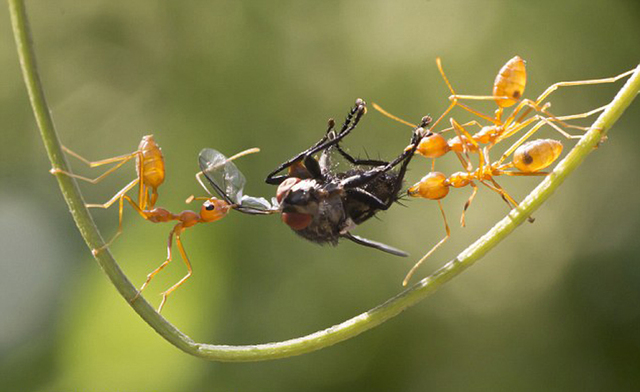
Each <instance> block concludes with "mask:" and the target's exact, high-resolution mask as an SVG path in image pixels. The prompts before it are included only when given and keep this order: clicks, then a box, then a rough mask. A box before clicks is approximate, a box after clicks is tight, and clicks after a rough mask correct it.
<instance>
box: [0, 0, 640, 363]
mask: <svg viewBox="0 0 640 392" xmlns="http://www.w3.org/2000/svg"><path fill="white" fill-rule="evenodd" d="M8 1H9V7H10V11H11V20H12V25H13V31H14V35H15V39H16V45H17V49H18V55H19V57H20V65H21V67H22V73H23V76H24V79H25V83H26V85H27V90H28V94H29V98H30V100H31V105H32V107H33V112H34V114H35V117H36V121H37V123H38V127H39V128H40V133H41V135H42V140H43V141H44V144H45V147H46V149H47V153H48V155H49V159H50V160H51V164H52V165H53V167H54V168H59V169H62V170H67V164H66V161H65V158H64V154H63V152H62V150H61V148H60V142H59V141H58V138H57V135H56V131H55V127H54V124H53V120H52V118H51V114H50V111H49V109H48V106H47V103H46V100H45V96H44V91H43V89H42V84H41V82H40V78H39V75H38V70H37V66H36V61H35V54H34V51H33V46H32V41H31V37H30V31H29V26H28V22H27V16H26V11H25V7H24V2H23V1H21V0H8ZM639 91H640V65H639V66H638V68H636V70H635V72H634V73H633V75H632V76H631V77H630V79H629V80H628V81H627V83H626V84H625V85H624V87H622V89H621V90H620V91H619V92H618V94H617V95H616V97H615V98H614V100H613V101H612V102H611V104H609V106H608V107H607V109H606V110H605V111H604V112H603V113H602V114H601V115H600V117H598V119H597V120H596V121H595V123H594V124H593V125H592V126H591V127H590V129H589V131H587V133H586V134H585V135H584V136H583V137H582V139H580V141H579V142H578V144H577V145H576V146H575V147H574V148H573V150H572V151H571V152H569V154H568V155H567V156H566V157H565V158H564V159H563V160H562V161H561V162H560V163H558V165H557V166H556V168H555V169H554V170H553V172H552V173H551V174H550V175H549V176H547V177H546V178H545V179H544V180H543V181H542V182H541V183H540V185H538V186H537V187H536V188H535V189H534V190H533V191H532V192H531V193H530V194H529V195H528V196H527V197H526V198H525V200H524V201H523V202H522V203H521V204H520V207H519V208H517V209H514V210H512V211H511V212H510V213H509V214H508V215H507V216H506V217H505V218H504V219H502V220H501V221H500V222H498V223H497V224H496V225H495V226H494V227H493V228H492V229H491V230H489V231H488V232H487V233H486V234H484V235H483V236H482V237H480V238H479V239H478V240H477V241H476V242H474V243H473V244H472V245H470V246H469V247H468V248H467V249H465V250H464V251H463V252H462V253H460V255H458V257H456V258H455V259H453V260H452V261H450V262H448V263H447V264H446V265H444V266H443V267H442V268H440V269H439V270H438V271H436V272H435V273H433V274H432V275H431V276H429V277H427V278H425V279H423V280H421V281H420V282H418V283H417V284H415V285H414V286H412V287H410V288H408V289H406V290H404V291H403V292H401V293H400V294H398V295H397V296H395V297H393V298H391V299H389V300H388V301H386V302H385V303H383V304H382V305H379V306H377V307H375V308H373V309H371V310H369V311H367V312H365V313H362V314H360V315H358V316H356V317H354V318H352V319H349V320H347V321H345V322H343V323H341V324H338V325H335V326H333V327H330V328H327V329H325V330H322V331H318V332H315V333H313V334H310V335H307V336H303V337H300V338H296V339H291V340H286V341H282V342H277V343H267V344H257V345H245V346H228V345H214V344H203V343H196V342H194V341H193V340H191V339H190V338H189V337H188V336H187V335H185V334H184V333H182V332H181V331H180V330H178V329H177V328H176V327H175V326H173V325H172V324H171V323H169V322H168V321H167V320H166V319H164V318H163V317H162V316H161V315H160V314H158V313H157V312H156V311H155V310H154V309H153V308H152V307H151V305H149V303H147V302H146V301H145V300H144V299H143V298H142V297H140V298H138V299H137V300H136V301H135V302H133V303H132V304H131V306H132V307H133V309H134V310H135V311H136V312H137V313H138V314H139V315H140V317H142V319H144V320H145V321H146V322H147V323H148V324H149V325H150V326H151V327H152V328H153V329H155V330H156V332H158V333H159V334H160V335H161V336H162V337H164V338H165V339H166V340H167V341H169V342H170V343H171V344H173V345H175V346H176V347H178V348H179V349H181V350H183V351H185V352H187V353H189V354H192V355H195V356H198V357H201V358H204V359H207V360H214V361H237V362H239V361H261V360H269V359H276V358H284V357H289V356H293V355H299V354H303V353H308V352H311V351H315V350H319V349H321V348H324V347H328V346H331V345H333V344H335V343H338V342H341V341H343V340H346V339H349V338H351V337H354V336H356V335H359V334H360V333H362V332H364V331H366V330H368V329H371V328H373V327H375V326H377V325H379V324H381V323H383V322H385V321H387V320H389V319H391V318H393V317H394V316H396V315H398V314H399V313H400V312H402V311H403V310H405V309H406V308H408V307H410V306H412V305H414V304H416V303H418V302H419V301H421V300H422V299H424V298H425V297H427V296H429V295H430V294H431V293H433V292H435V291H436V290H437V289H438V288H440V287H441V286H442V285H444V284H445V283H446V282H448V281H449V280H451V279H452V278H454V277H455V276H457V275H459V274H460V273H462V272H463V271H464V270H466V269H467V268H469V267H470V266H472V265H473V264H474V263H475V262H476V261H477V260H479V259H480V258H481V257H482V256H484V255H485V254H486V253H487V252H488V251H489V250H491V249H492V248H493V247H495V246H496V245H497V244H498V243H499V242H500V241H502V240H503V239H504V238H506V236H508V235H509V233H511V232H512V231H513V230H514V229H515V228H516V227H518V226H519V225H520V224H522V223H523V222H524V221H525V220H526V219H527V217H529V216H530V215H531V214H532V213H533V212H534V211H535V210H536V209H538V207H540V205H542V203H544V201H546V200H547V199H548V198H549V197H550V196H551V194H552V193H553V191H554V190H555V189H556V188H557V187H558V186H560V184H562V182H563V181H564V180H565V178H566V177H567V176H568V175H569V174H571V172H573V171H574V170H575V169H576V168H577V167H578V166H579V165H580V163H581V162H582V161H583V160H584V159H585V157H586V156H587V155H588V154H589V153H591V152H592V151H593V150H594V147H596V146H597V145H598V143H599V142H600V140H601V139H602V137H603V136H604V135H605V134H606V132H607V131H608V129H609V128H610V127H611V126H612V125H613V124H614V123H615V122H616V121H617V119H618V118H619V117H620V116H621V115H622V113H623V112H624V110H625V109H626V108H627V107H628V106H629V105H630V104H631V102H632V101H633V99H634V98H635V96H636V95H637V94H638V92H639ZM57 179H58V183H59V185H60V189H61V190H62V194H63V196H64V198H65V200H66V202H67V204H68V205H69V209H70V211H71V214H72V215H73V218H74V220H75V222H76V225H77V226H78V229H79V230H80V233H81V234H82V237H83V238H84V239H85V241H86V243H87V245H88V246H89V248H90V249H97V248H99V247H101V246H102V245H103V244H104V241H103V239H102V237H101V235H100V233H99V231H98V230H97V228H96V226H95V224H94V222H93V220H92V218H91V215H90V214H89V211H88V210H87V208H86V207H85V204H84V201H83V199H82V196H81V194H80V191H79V189H78V186H77V184H76V182H75V180H74V179H72V178H69V177H68V176H65V175H57ZM95 258H96V260H97V262H98V264H99V265H100V267H101V268H102V269H103V271H104V272H105V273H106V274H107V276H108V277H109V279H110V280H111V282H112V283H113V285H114V286H115V287H116V288H117V290H118V291H119V292H120V294H121V295H122V297H123V298H124V299H125V300H126V301H127V302H128V303H131V302H130V301H131V300H132V299H133V298H134V297H135V295H136V293H137V290H136V288H135V287H134V286H133V285H132V284H131V282H130V281H129V280H128V279H127V277H126V276H125V275H124V273H123V272H122V270H121V269H120V267H119V266H118V264H117V263H116V261H115V260H114V259H113V257H112V255H111V253H109V252H108V251H102V252H99V253H98V254H97V255H96V256H95Z"/></svg>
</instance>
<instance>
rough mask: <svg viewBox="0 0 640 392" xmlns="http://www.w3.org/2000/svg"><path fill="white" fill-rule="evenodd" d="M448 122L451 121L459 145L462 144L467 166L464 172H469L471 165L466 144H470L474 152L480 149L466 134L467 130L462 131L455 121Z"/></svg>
mask: <svg viewBox="0 0 640 392" xmlns="http://www.w3.org/2000/svg"><path fill="white" fill-rule="evenodd" d="M450 121H451V126H452V127H453V129H454V131H455V132H456V135H457V136H458V138H459V139H460V143H461V144H462V150H463V152H464V154H465V156H466V157H467V166H466V167H465V170H467V171H471V170H472V167H471V163H470V162H471V158H469V149H468V147H467V142H469V143H471V145H473V147H474V148H475V149H476V150H479V149H480V145H479V144H478V143H477V142H476V141H475V140H474V139H473V136H471V134H470V133H469V132H467V130H466V129H464V127H463V126H462V125H460V124H458V122H457V121H456V120H455V119H453V118H451V119H450ZM459 158H460V157H459ZM460 161H462V159H460ZM463 164H464V163H463Z"/></svg>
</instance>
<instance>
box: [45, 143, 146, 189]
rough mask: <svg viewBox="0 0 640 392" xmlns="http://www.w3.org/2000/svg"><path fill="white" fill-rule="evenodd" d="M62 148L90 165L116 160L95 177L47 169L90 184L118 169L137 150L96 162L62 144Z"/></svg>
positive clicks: (133, 155)
mask: <svg viewBox="0 0 640 392" xmlns="http://www.w3.org/2000/svg"><path fill="white" fill-rule="evenodd" d="M62 148H63V150H64V151H66V152H67V153H68V154H69V155H71V156H74V157H76V158H78V159H80V160H81V161H82V162H84V163H86V164H87V165H89V166H90V167H97V166H101V165H106V164H109V163H115V162H118V164H117V165H115V166H114V167H112V168H110V169H109V170H107V171H105V172H104V173H102V174H101V175H99V176H98V177H96V178H88V177H83V176H80V175H77V174H73V173H71V172H68V171H64V170H61V169H56V168H52V169H51V170H49V172H50V173H51V174H54V175H55V174H65V175H67V176H69V177H73V178H77V179H78V180H82V181H86V182H89V183H91V184H97V183H99V182H100V181H102V180H103V179H104V178H105V177H107V176H108V175H109V174H111V173H113V172H114V171H116V170H118V169H119V168H120V167H121V166H122V165H124V164H125V163H127V162H128V161H129V160H131V158H134V157H135V156H136V155H137V154H138V152H135V153H133V154H128V155H123V156H120V157H114V158H108V159H104V160H102V161H96V162H90V161H88V160H86V159H85V158H83V157H81V156H80V155H78V154H76V153H75V152H73V151H71V150H69V149H68V148H66V147H64V146H62Z"/></svg>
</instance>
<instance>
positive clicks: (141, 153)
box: [51, 135, 275, 312]
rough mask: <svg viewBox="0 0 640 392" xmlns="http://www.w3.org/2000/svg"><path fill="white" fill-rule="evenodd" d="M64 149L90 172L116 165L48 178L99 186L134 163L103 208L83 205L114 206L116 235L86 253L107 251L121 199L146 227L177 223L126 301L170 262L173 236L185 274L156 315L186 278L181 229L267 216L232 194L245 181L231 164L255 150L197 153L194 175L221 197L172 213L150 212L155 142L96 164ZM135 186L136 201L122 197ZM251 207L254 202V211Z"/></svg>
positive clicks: (160, 173)
mask: <svg viewBox="0 0 640 392" xmlns="http://www.w3.org/2000/svg"><path fill="white" fill-rule="evenodd" d="M64 150H65V151H66V152H67V153H69V154H70V155H72V156H74V157H76V158H78V159H80V160H81V161H83V162H84V163H86V164H88V165H89V166H91V167H97V166H101V165H105V164H109V163H115V162H118V164H117V165H116V166H114V167H112V168H110V169H109V170H107V171H106V172H105V173H103V174H102V175H100V176H99V177H97V178H95V179H90V178H87V177H83V176H79V175H76V174H73V173H69V172H65V171H62V170H59V169H52V170H51V172H52V173H53V174H58V173H60V174H66V175H68V176H71V177H74V178H78V179H80V180H83V181H87V182H90V183H93V184H95V183H98V182H100V181H101V180H102V179H104V178H105V177H106V176H107V175H109V174H110V173H112V172H114V171H115V170H117V169H118V168H119V167H121V166H122V165H124V164H125V163H126V162H127V161H129V160H131V159H133V158H135V159H136V171H137V178H136V179H134V180H133V181H131V182H130V183H129V184H128V185H127V186H125V187H124V188H122V189H121V190H120V191H118V192H117V193H116V194H115V196H113V197H112V198H111V199H110V200H109V201H108V202H106V203H104V204H87V207H99V208H109V207H110V206H111V205H113V203H115V202H116V201H119V214H118V218H119V219H118V231H117V232H116V235H115V236H114V237H113V238H112V239H111V240H110V241H108V242H107V243H106V244H105V245H103V246H102V247H100V248H98V249H94V250H93V251H92V252H93V253H94V255H95V254H97V253H98V252H99V251H101V250H103V249H104V248H106V247H108V246H109V245H110V244H111V243H112V242H113V241H114V240H115V239H116V238H117V237H118V236H119V235H120V234H121V233H122V221H123V209H124V201H125V200H126V201H127V202H128V203H129V204H130V205H131V207H133V209H134V210H135V211H136V212H137V213H138V214H139V215H140V216H142V217H143V218H144V219H146V220H148V221H150V222H153V223H160V222H170V221H178V223H177V224H176V225H175V226H174V227H173V229H172V230H171V231H170V233H169V238H168V241H167V259H166V260H165V261H164V262H163V263H162V264H161V265H160V266H159V267H158V268H156V269H155V270H153V271H152V272H151V273H149V274H148V275H147V279H146V280H145V282H144V283H143V284H142V286H141V287H140V290H139V291H138V293H137V294H136V296H135V297H134V298H133V299H132V300H131V302H134V301H135V300H136V299H137V298H138V297H139V296H140V294H141V293H142V291H143V290H144V289H145V288H146V287H147V285H148V284H149V283H150V282H151V280H152V279H153V277H154V276H156V275H157V274H158V273H159V272H160V271H161V270H162V269H164V268H165V267H166V266H167V265H168V264H169V262H171V260H172V259H173V252H172V249H173V239H174V237H175V240H176V244H177V246H178V251H179V252H180V255H181V256H182V260H183V261H184V263H185V265H186V266H187V274H186V275H185V276H184V277H183V278H182V279H180V280H179V281H178V282H177V283H175V284H174V285H173V286H171V287H170V288H169V289H168V290H166V291H164V292H163V293H162V301H161V303H160V306H159V307H158V312H160V311H162V308H163V307H164V304H165V303H166V301H167V298H168V297H169V295H170V294H171V293H172V292H173V291H175V290H176V289H177V288H178V287H180V286H181V285H182V284H183V283H184V282H185V281H186V280H187V279H188V278H189V277H190V276H191V274H192V268H191V262H190V261H189V258H188V256H187V254H186V251H185V249H184V246H183V244H182V240H181V234H182V233H183V232H184V231H185V230H186V229H188V228H190V227H192V226H195V225H196V224H198V223H209V222H215V221H218V220H220V219H222V218H224V217H225V216H226V215H227V214H228V213H229V211H230V210H232V209H235V210H238V211H241V212H244V213H248V214H268V213H272V212H270V211H268V210H269V209H270V208H271V207H270V206H269V204H268V202H266V201H265V202H266V204H264V203H262V204H260V203H261V202H262V199H257V198H251V197H248V199H242V200H240V198H238V195H241V194H242V191H243V188H244V184H245V183H246V180H245V178H244V176H243V175H242V173H241V172H240V171H239V170H238V168H237V167H236V166H235V164H234V163H233V162H232V161H233V160H234V159H236V158H239V157H242V156H244V155H247V154H252V153H256V152H258V151H260V150H259V149H257V148H252V149H248V150H245V151H242V152H240V153H238V154H236V155H234V156H232V157H230V158H226V157H225V156H224V155H222V154H221V153H220V152H218V151H216V150H213V149H205V150H203V151H202V152H201V153H200V157H199V161H200V166H201V167H202V170H203V171H202V172H200V173H198V174H202V173H204V175H205V176H207V178H209V179H210V181H211V184H212V185H213V186H214V189H215V190H216V192H217V193H218V196H220V197H221V199H218V198H216V197H208V198H193V197H191V198H190V200H188V201H191V200H193V199H199V200H202V199H203V200H205V201H204V203H203V204H202V207H201V208H200V211H199V212H194V211H188V210H187V211H182V212H180V213H179V214H173V213H172V212H170V211H169V210H167V209H165V208H161V207H155V204H156V201H157V199H158V192H157V189H158V187H159V186H160V185H161V184H162V183H163V182H164V177H165V170H164V169H165V168H164V157H163V155H162V151H161V149H160V147H159V146H158V145H157V144H156V143H155V141H154V139H153V136H152V135H147V136H144V137H143V138H142V141H141V142H140V146H139V147H138V150H136V151H134V152H133V153H130V154H126V155H122V156H119V157H114V158H108V159H104V160H101V161H96V162H91V161H88V160H86V159H85V158H83V157H81V156H80V155H78V154H76V153H75V152H73V151H71V150H69V149H68V148H66V147H65V148H64ZM219 173H222V175H221V176H220V175H219ZM136 184H139V185H140V191H139V195H138V201H137V202H136V201H134V200H133V199H131V197H129V196H128V195H127V193H128V192H129V191H130V190H131V189H132V188H133V187H134V186H135V185H136ZM200 184H201V185H203V184H202V182H200ZM203 186H204V185H203ZM205 190H206V187H205ZM254 199H255V200H254ZM256 203H258V205H257V206H256ZM274 212H275V211H274Z"/></svg>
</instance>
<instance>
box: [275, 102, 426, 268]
mask: <svg viewBox="0 0 640 392" xmlns="http://www.w3.org/2000/svg"><path fill="white" fill-rule="evenodd" d="M365 112H366V104H365V102H364V101H363V100H362V99H357V100H356V103H355V106H354V107H353V108H352V109H351V110H350V111H349V113H348V114H347V117H346V120H345V122H344V124H343V125H342V127H341V128H340V130H339V131H336V130H334V127H335V123H334V121H333V120H329V124H328V129H327V132H326V134H325V135H324V136H323V137H322V138H321V139H320V140H319V141H318V142H317V143H316V144H314V145H313V146H311V147H310V148H308V149H306V150H304V151H302V152H301V153H299V154H297V155H295V156H294V157H293V158H291V159H289V160H287V161H286V162H284V163H282V164H281V165H279V166H278V167H277V168H276V169H275V170H273V171H272V172H271V173H270V174H269V175H268V176H267V178H266V182H267V183H268V184H272V185H278V190H277V192H276V199H277V202H278V203H279V207H280V210H281V212H282V220H283V222H284V223H286V224H287V225H288V226H289V227H291V229H293V230H294V231H295V232H296V233H297V234H298V235H300V236H301V237H303V238H305V239H307V240H309V241H312V242H315V243H318V244H327V243H328V244H331V245H337V244H338V240H339V239H340V238H346V239H348V240H350V241H353V242H355V243H357V244H360V245H363V246H368V247H371V248H375V249H378V250H381V251H383V252H387V253H390V254H393V255H396V256H407V253H405V252H404V251H402V250H399V249H396V248H393V247H391V246H389V245H385V244H382V243H379V242H376V241H372V240H369V239H366V238H362V237H359V236H356V235H354V234H352V233H351V230H353V229H354V228H355V227H356V226H357V225H359V224H361V223H363V222H365V221H366V220H368V219H369V218H371V217H372V216H374V215H375V214H376V213H377V212H378V211H381V210H387V209H388V208H389V207H391V205H392V204H393V203H394V202H395V201H397V200H398V199H399V193H400V189H401V188H402V183H403V180H404V176H405V173H406V171H407V165H408V164H409V162H410V161H411V158H412V157H413V155H414V153H415V151H416V149H417V147H418V142H419V141H420V140H421V139H422V138H423V137H424V136H425V135H427V131H426V129H427V127H428V125H429V123H430V121H431V118H429V117H425V118H424V119H423V121H422V122H421V124H420V126H418V127H416V128H415V129H414V131H413V134H412V137H411V142H410V145H409V146H408V147H407V148H406V149H405V150H404V151H403V152H402V154H400V155H399V156H398V157H397V158H396V159H394V160H393V161H391V162H386V161H381V160H372V159H357V158H354V157H352V156H351V155H349V154H348V153H347V152H346V151H344V150H343V149H342V148H341V147H340V145H339V143H340V141H342V139H344V138H345V137H346V136H347V135H349V133H351V131H353V129H355V127H356V126H357V125H358V122H359V121H360V119H361V118H362V116H363V115H364V114H365ZM333 151H337V152H338V153H339V154H340V155H341V156H342V157H343V158H344V159H345V160H347V161H348V162H349V163H351V165H352V168H350V169H349V170H346V171H343V172H335V171H333V170H332V162H331V158H332V157H331V155H332V152H333ZM318 153H320V157H319V159H316V158H315V157H314V155H315V154H318ZM398 165H399V167H400V168H399V170H397V171H395V170H393V169H394V168H395V167H396V166H398ZM283 170H287V172H286V174H280V175H278V173H280V172H281V171H283Z"/></svg>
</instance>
